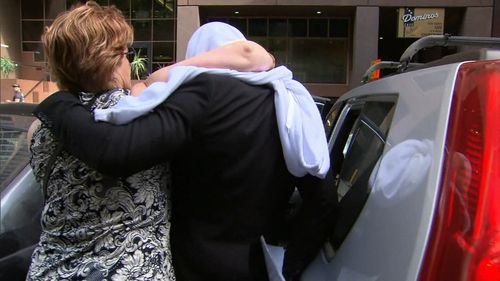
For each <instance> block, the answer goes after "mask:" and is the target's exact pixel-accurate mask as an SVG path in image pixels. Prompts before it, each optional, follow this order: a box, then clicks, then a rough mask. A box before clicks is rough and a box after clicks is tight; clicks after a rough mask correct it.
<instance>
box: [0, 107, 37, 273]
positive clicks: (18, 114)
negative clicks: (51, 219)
mask: <svg viewBox="0 0 500 281" xmlns="http://www.w3.org/2000/svg"><path fill="white" fill-rule="evenodd" d="M32 109H33V106H30V105H28V104H25V103H19V104H14V103H12V104H0V191H1V203H0V279H2V280H24V278H25V277H26V273H27V271H28V267H29V264H30V261H31V254H32V252H33V249H34V247H35V246H36V245H37V244H38V241H39V240H40V233H41V224H40V214H41V211H42V208H43V197H42V192H41V189H40V186H39V184H38V183H37V182H36V180H35V177H34V176H33V172H32V170H31V168H30V167H29V159H30V152H29V143H28V141H27V139H26V134H27V131H28V128H29V126H30V125H31V123H32V122H33V120H34V117H33V116H32V115H31V111H32Z"/></svg>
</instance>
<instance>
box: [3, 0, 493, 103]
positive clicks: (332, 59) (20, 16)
mask: <svg viewBox="0 0 500 281" xmlns="http://www.w3.org/2000/svg"><path fill="white" fill-rule="evenodd" d="M78 2H82V1H75V0H20V1H19V0H3V2H2V8H1V10H0V20H1V25H0V33H1V42H2V48H1V56H2V57H9V58H11V59H13V60H14V61H16V62H18V65H19V67H18V69H17V71H16V73H13V74H11V75H10V76H9V77H7V79H5V78H4V79H2V93H5V92H6V91H7V96H9V95H10V92H9V90H10V83H11V81H12V80H13V79H14V80H15V81H21V82H25V83H28V82H29V83H30V84H29V85H28V86H27V87H24V89H25V91H30V90H31V91H34V89H35V88H36V91H35V92H36V93H38V94H37V95H38V96H37V97H36V98H35V95H33V98H32V100H33V101H34V102H37V101H39V100H40V99H42V98H43V96H44V95H47V94H50V92H51V91H52V90H53V84H52V83H50V82H48V81H50V76H48V75H47V71H46V59H45V56H44V54H43V50H42V47H41V43H40V35H41V33H42V32H43V28H44V26H47V25H50V23H51V22H52V21H53V19H54V18H55V17H56V16H57V14H59V13H60V12H62V11H64V10H66V9H68V8H70V7H71V6H72V5H74V4H77V3H78ZM83 2H85V1H83ZM96 2H98V3H100V4H103V5H108V4H112V5H116V6H117V7H118V8H119V9H120V10H122V12H123V14H124V15H125V17H126V18H127V20H128V21H129V22H130V23H131V25H132V26H133V27H134V32H135V34H134V36H135V42H134V44H133V47H134V48H135V49H136V52H138V53H139V54H140V56H143V57H145V58H147V62H148V63H147V68H148V72H152V71H154V70H155V69H158V68H160V67H162V66H165V65H169V64H172V63H174V62H175V61H177V60H180V59H182V58H184V55H185V49H186V46H187V42H188V40H189V37H190V35H191V34H192V33H193V32H194V30H195V29H196V28H197V27H199V26H200V25H201V24H203V23H206V22H209V21H224V22H227V23H230V24H232V25H234V26H235V27H237V28H238V29H239V30H240V31H242V33H243V34H244V35H245V36H246V37H247V38H248V39H250V40H254V41H256V42H259V43H260V44H261V45H263V46H264V47H265V48H266V49H268V50H269V51H270V52H271V53H272V54H273V55H274V56H275V57H276V60H277V63H278V64H280V65H285V66H287V67H288V68H290V69H291V70H292V71H293V73H294V77H295V78H296V79H297V80H299V81H301V82H303V83H304V84H305V85H306V87H307V88H308V89H309V90H310V91H311V93H313V94H316V95H320V96H340V95H342V94H343V93H345V92H346V91H347V90H348V89H350V88H352V87H355V86H357V85H359V82H360V81H361V78H362V75H363V74H364V72H365V70H366V69H367V68H368V67H369V66H370V64H371V63H372V62H373V61H374V60H376V59H381V60H398V59H399V56H400V55H401V54H402V52H403V51H404V49H405V48H406V47H407V46H409V45H410V44H411V43H412V42H414V41H415V40H417V39H418V38H419V37H420V36H424V35H425V34H444V33H448V34H451V35H464V36H500V8H499V6H500V0H467V1H466V0H413V1H403V0H339V1H332V0H309V1H299V0H99V1H96ZM405 18H406V19H407V21H405V20H404V19H405ZM456 51H457V49H456V48H433V49H431V50H426V51H424V52H422V53H419V55H418V57H417V58H416V59H417V60H419V61H420V62H424V61H426V60H431V59H433V58H435V57H437V56H442V55H444V54H450V53H453V52H456ZM144 75H147V73H145V74H144ZM37 83H38V85H37ZM27 88H29V89H27ZM4 89H7V90H4ZM1 100H2V101H3V100H5V94H2V97H1Z"/></svg>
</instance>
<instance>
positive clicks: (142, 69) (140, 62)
mask: <svg viewBox="0 0 500 281" xmlns="http://www.w3.org/2000/svg"><path fill="white" fill-rule="evenodd" d="M147 61H148V59H147V58H145V57H141V50H139V52H137V54H136V55H135V56H134V60H133V61H132V62H131V63H130V69H131V71H132V75H133V76H135V78H136V79H137V80H140V79H141V75H142V74H144V73H147V66H146V62H147Z"/></svg>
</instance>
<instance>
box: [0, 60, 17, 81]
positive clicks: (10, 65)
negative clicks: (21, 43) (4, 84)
mask: <svg viewBox="0 0 500 281" xmlns="http://www.w3.org/2000/svg"><path fill="white" fill-rule="evenodd" d="M16 68H17V63H15V62H14V61H13V60H11V59H10V58H4V57H0V72H1V73H2V76H3V78H7V77H8V76H9V74H10V73H11V72H14V70H16Z"/></svg>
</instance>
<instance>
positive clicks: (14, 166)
mask: <svg viewBox="0 0 500 281" xmlns="http://www.w3.org/2000/svg"><path fill="white" fill-rule="evenodd" d="M33 119H34V118H33V117H32V116H18V115H13V114H0V191H2V190H3V189H4V188H5V187H6V185H7V183H9V182H11V181H12V179H13V178H14V177H15V176H16V175H17V174H18V173H19V172H20V171H21V170H22V169H23V168H24V167H25V166H26V165H27V163H28V161H29V157H30V154H29V144H28V141H27V140H26V134H27V131H28V128H29V126H30V124H31V123H32V122H33Z"/></svg>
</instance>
